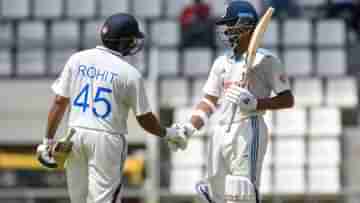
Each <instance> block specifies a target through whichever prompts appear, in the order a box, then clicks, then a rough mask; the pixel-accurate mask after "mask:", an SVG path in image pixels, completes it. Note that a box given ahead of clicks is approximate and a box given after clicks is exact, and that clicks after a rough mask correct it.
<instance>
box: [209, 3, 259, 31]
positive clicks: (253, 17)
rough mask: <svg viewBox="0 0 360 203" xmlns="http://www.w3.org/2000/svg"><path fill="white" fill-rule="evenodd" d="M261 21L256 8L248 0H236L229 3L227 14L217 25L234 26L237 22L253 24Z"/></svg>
mask: <svg viewBox="0 0 360 203" xmlns="http://www.w3.org/2000/svg"><path fill="white" fill-rule="evenodd" d="M258 21H259V16H258V14H257V13H256V10H255V8H254V7H253V6H252V5H251V4H250V3H249V2H247V1H242V0H234V1H231V2H230V3H228V5H227V8H226V12H225V15H224V16H223V17H221V18H220V19H219V20H218V21H217V22H216V25H227V26H234V25H236V24H253V25H256V23H257V22H258Z"/></svg>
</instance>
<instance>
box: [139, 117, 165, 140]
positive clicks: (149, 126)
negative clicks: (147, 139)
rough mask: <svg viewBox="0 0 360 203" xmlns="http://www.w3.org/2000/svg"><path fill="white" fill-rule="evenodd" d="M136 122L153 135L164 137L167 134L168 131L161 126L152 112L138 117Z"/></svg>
mask: <svg viewBox="0 0 360 203" xmlns="http://www.w3.org/2000/svg"><path fill="white" fill-rule="evenodd" d="M136 120H137V121H138V123H139V124H140V126H141V127H142V128H143V129H144V130H146V131H147V132H149V133H151V134H153V135H156V136H159V137H163V136H164V135H165V134H166V129H165V128H164V127H162V126H161V125H160V122H159V120H158V119H157V118H156V116H155V115H154V114H153V113H151V112H149V113H146V114H144V115H141V116H137V117H136Z"/></svg>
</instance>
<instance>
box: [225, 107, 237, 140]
mask: <svg viewBox="0 0 360 203" xmlns="http://www.w3.org/2000/svg"><path fill="white" fill-rule="evenodd" d="M236 108H237V105H236V104H231V109H232V114H231V118H230V122H229V125H228V127H227V129H226V132H227V133H228V132H230V130H231V126H232V124H233V122H234V118H235V113H236Z"/></svg>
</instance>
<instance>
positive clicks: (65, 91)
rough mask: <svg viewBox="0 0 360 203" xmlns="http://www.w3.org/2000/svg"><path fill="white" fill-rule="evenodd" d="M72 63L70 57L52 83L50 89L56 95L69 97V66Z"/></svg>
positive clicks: (72, 59) (72, 60)
mask: <svg viewBox="0 0 360 203" xmlns="http://www.w3.org/2000/svg"><path fill="white" fill-rule="evenodd" d="M73 65H74V58H73V57H70V59H69V60H68V61H67V63H66V64H65V66H64V69H63V71H62V72H61V74H60V76H59V77H58V78H57V79H56V80H55V82H54V83H53V84H52V86H51V89H52V90H53V92H54V93H55V94H57V95H60V96H63V97H68V98H69V97H70V85H71V67H72V66H73Z"/></svg>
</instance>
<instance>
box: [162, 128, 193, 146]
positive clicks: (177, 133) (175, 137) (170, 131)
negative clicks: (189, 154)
mask: <svg viewBox="0 0 360 203" xmlns="http://www.w3.org/2000/svg"><path fill="white" fill-rule="evenodd" d="M187 139H188V138H187V135H186V133H185V129H184V128H182V127H180V126H178V125H173V126H171V127H170V128H167V129H166V135H165V140H166V142H167V143H168V145H169V148H170V149H171V150H172V151H177V150H178V149H181V150H184V149H186V147H187V142H188V140H187Z"/></svg>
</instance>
